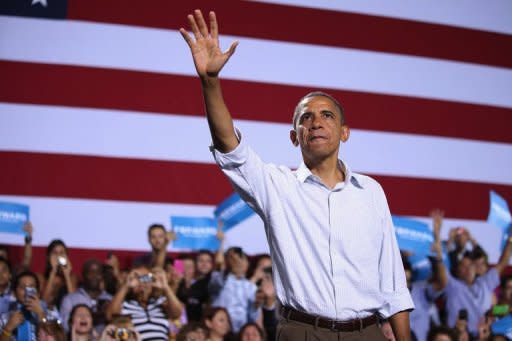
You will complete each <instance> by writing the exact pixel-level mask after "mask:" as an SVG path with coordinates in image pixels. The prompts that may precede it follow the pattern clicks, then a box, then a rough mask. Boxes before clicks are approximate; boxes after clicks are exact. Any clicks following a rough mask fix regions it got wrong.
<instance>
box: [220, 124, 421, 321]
mask: <svg viewBox="0 0 512 341" xmlns="http://www.w3.org/2000/svg"><path fill="white" fill-rule="evenodd" d="M239 140H240V143H239V145H238V146H237V147H236V148H235V149H234V150H233V151H231V152H229V153H225V154H223V153H221V152H219V151H218V150H214V149H213V150H212V151H213V155H214V158H215V160H216V162H217V163H218V164H219V166H220V167H221V169H222V171H223V172H224V173H225V174H226V175H227V177H228V178H229V179H230V181H231V182H232V184H233V185H234V188H235V190H236V191H237V192H238V193H239V194H240V196H241V197H242V198H243V199H244V200H246V201H247V203H248V204H249V205H250V206H251V207H252V208H253V209H254V210H255V212H256V213H258V215H259V216H260V217H261V218H262V220H263V223H264V226H265V232H266V235H267V240H268V243H269V247H270V254H271V256H272V261H273V266H274V271H273V274H274V283H275V287H276V294H277V297H278V299H279V301H280V302H281V304H283V305H285V306H289V307H292V308H294V309H297V310H300V311H303V312H307V313H309V314H313V315H319V316H323V317H327V318H331V319H336V320H350V319H354V318H362V317H366V316H369V315H371V314H374V313H376V312H378V313H380V315H381V316H382V317H385V318H387V317H389V316H391V315H393V314H395V313H397V312H400V311H403V310H409V309H412V308H413V307H414V305H413V303H412V299H411V296H410V293H409V290H408V289H407V285H406V281H405V273H404V269H403V265H402V260H401V257H400V252H399V249H398V245H397V242H396V238H395V234H394V228H393V224H392V221H391V215H390V212H389V208H388V205H387V201H386V197H385V195H384V192H383V190H382V188H381V186H380V185H379V184H378V183H377V182H376V181H375V180H373V179H372V178H370V177H367V176H364V175H360V174H355V173H352V172H351V171H350V170H349V169H348V167H346V166H345V165H344V164H343V163H342V162H341V161H340V162H339V164H340V167H341V169H342V171H343V172H344V174H345V181H344V182H340V183H338V184H337V185H336V186H335V187H334V188H333V189H330V188H328V187H327V186H325V185H324V184H323V183H322V181H321V180H320V178H318V177H317V176H315V175H313V174H312V173H311V171H310V170H309V169H308V168H307V167H306V166H305V165H304V164H301V165H300V167H299V168H298V169H297V171H295V172H294V171H291V170H290V169H289V168H287V167H283V166H276V165H272V164H266V163H264V162H263V161H262V160H261V159H260V158H259V156H258V155H256V153H255V152H254V151H253V150H252V149H251V148H250V147H248V146H247V145H246V144H245V143H244V140H243V139H242V138H241V135H240V134H239Z"/></svg>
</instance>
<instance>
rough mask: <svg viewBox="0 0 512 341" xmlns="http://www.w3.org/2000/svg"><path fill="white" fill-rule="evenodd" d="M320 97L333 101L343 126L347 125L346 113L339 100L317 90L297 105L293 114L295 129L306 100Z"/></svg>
mask: <svg viewBox="0 0 512 341" xmlns="http://www.w3.org/2000/svg"><path fill="white" fill-rule="evenodd" d="M318 96H322V97H327V98H328V99H330V100H331V102H333V103H334V105H335V106H336V108H337V109H338V111H339V114H340V119H341V124H342V125H343V124H345V111H344V110H343V107H342V106H341V104H340V102H338V100H337V99H336V98H334V96H332V95H329V94H328V93H326V92H323V91H318V90H316V91H312V92H310V93H308V94H306V95H305V96H304V97H302V98H301V99H300V101H299V102H298V103H297V106H296V107H295V110H294V112H293V120H292V125H293V129H297V119H298V118H299V115H300V112H301V110H302V106H303V104H302V102H304V100H306V99H308V98H311V97H318Z"/></svg>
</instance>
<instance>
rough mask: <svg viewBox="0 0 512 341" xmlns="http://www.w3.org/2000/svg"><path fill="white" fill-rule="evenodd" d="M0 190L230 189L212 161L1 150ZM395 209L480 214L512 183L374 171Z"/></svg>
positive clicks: (94, 193)
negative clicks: (492, 192) (494, 193)
mask: <svg viewBox="0 0 512 341" xmlns="http://www.w3.org/2000/svg"><path fill="white" fill-rule="evenodd" d="M0 164H2V176H1V177H0V193H2V194H5V195H26V196H50V197H68V198H84V199H109V200H127V201H140V202H159V203H160V202H168V203H184V204H203V205H216V204H218V203H219V202H221V200H222V199H224V198H225V197H226V196H228V195H229V194H230V193H232V189H231V186H230V184H229V183H228V181H227V180H226V178H225V177H224V175H223V174H222V173H221V171H220V170H219V169H218V167H217V166H216V165H214V164H198V163H185V162H164V161H151V160H135V159H121V158H103V157H91V156H74V155H56V154H39V153H18V152H0ZM375 178H376V179H377V180H378V181H379V182H380V183H381V185H382V186H383V187H384V189H385V191H386V194H387V196H388V200H389V204H390V208H391V211H392V212H393V214H399V215H417V216H425V215H427V214H428V210H429V209H431V208H435V207H439V208H442V209H444V210H445V211H446V214H447V216H448V217H454V218H455V217H456V218H463V219H479V220H484V219H485V218H486V217H487V213H488V209H489V190H491V189H492V190H495V191H497V192H498V193H500V195H502V196H503V197H504V198H505V199H506V200H509V201H510V199H512V186H504V185H494V184H483V183H471V182H458V181H444V180H434V179H420V178H405V177H393V176H375Z"/></svg>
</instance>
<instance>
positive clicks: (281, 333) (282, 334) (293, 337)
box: [276, 318, 386, 341]
mask: <svg viewBox="0 0 512 341" xmlns="http://www.w3.org/2000/svg"><path fill="white" fill-rule="evenodd" d="M340 340H341V341H345V340H346V341H356V340H361V341H381V340H382V341H386V338H385V337H384V334H382V331H381V330H380V327H379V325H378V324H373V325H371V326H368V327H366V328H364V329H363V330H362V331H359V330H356V331H353V332H336V331H331V330H329V329H325V328H319V327H315V326H312V325H309V324H305V323H301V322H297V321H292V320H286V319H285V318H281V320H280V321H279V325H278V326H277V337H276V341H340Z"/></svg>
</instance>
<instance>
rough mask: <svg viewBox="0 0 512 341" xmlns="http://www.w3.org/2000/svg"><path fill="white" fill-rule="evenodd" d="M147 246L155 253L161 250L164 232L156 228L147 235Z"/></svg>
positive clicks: (163, 243)
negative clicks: (149, 245)
mask: <svg viewBox="0 0 512 341" xmlns="http://www.w3.org/2000/svg"><path fill="white" fill-rule="evenodd" d="M149 244H151V248H152V249H153V250H155V251H158V250H161V249H162V248H163V247H164V246H165V231H164V230H163V229H160V228H157V229H153V230H151V232H150V233H149Z"/></svg>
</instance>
